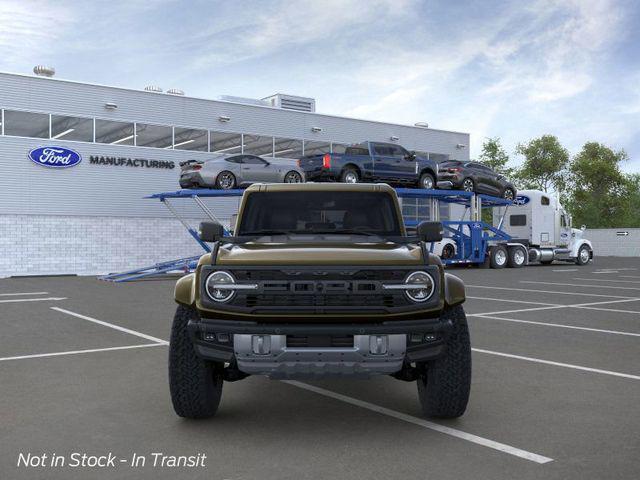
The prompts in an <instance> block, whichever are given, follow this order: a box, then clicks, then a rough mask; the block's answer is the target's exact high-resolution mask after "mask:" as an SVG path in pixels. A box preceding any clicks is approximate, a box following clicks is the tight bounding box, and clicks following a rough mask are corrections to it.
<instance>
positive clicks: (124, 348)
mask: <svg viewBox="0 0 640 480" xmlns="http://www.w3.org/2000/svg"><path fill="white" fill-rule="evenodd" d="M161 346H164V344H163V343H145V344H143V345H127V346H125V347H107V348H91V349H88V350H69V351H66V352H54V353H37V354H35V355H20V356H18V357H3V358H0V362H7V361H9V360H25V359H28V358H42V357H61V356H63V355H79V354H82V353H95V352H110V351H113V350H129V349H132V348H146V347H161Z"/></svg>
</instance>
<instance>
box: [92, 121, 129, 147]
mask: <svg viewBox="0 0 640 480" xmlns="http://www.w3.org/2000/svg"><path fill="white" fill-rule="evenodd" d="M133 136H134V135H133V123H128V122H115V121H113V120H96V142H98V143H110V144H112V145H133Z"/></svg>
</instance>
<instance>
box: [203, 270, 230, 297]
mask: <svg viewBox="0 0 640 480" xmlns="http://www.w3.org/2000/svg"><path fill="white" fill-rule="evenodd" d="M235 283H236V280H235V278H233V276H232V275H231V274H230V273H228V272H224V271H219V272H213V273H212V274H211V275H209V277H207V283H206V289H207V294H208V295H209V298H211V300H213V301H215V302H220V303H223V302H228V301H229V300H231V298H232V297H233V295H234V294H235V293H236V291H235V289H233V288H224V287H225V286H226V285H229V286H232V285H235Z"/></svg>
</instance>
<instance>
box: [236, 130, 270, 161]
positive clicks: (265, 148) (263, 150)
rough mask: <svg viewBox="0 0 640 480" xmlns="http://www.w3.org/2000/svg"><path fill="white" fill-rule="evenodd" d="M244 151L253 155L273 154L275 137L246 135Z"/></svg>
mask: <svg viewBox="0 0 640 480" xmlns="http://www.w3.org/2000/svg"><path fill="white" fill-rule="evenodd" d="M243 152H244V153H251V154H252V155H266V156H268V157H272V156H273V137H261V136H259V135H244V150H243Z"/></svg>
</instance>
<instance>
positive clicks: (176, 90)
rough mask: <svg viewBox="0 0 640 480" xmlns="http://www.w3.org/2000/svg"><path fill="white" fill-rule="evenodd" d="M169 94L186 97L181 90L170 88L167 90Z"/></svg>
mask: <svg viewBox="0 0 640 480" xmlns="http://www.w3.org/2000/svg"><path fill="white" fill-rule="evenodd" d="M167 93H168V94H169V95H184V92H183V91H182V90H180V89H179V88H170V89H169V90H167Z"/></svg>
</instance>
